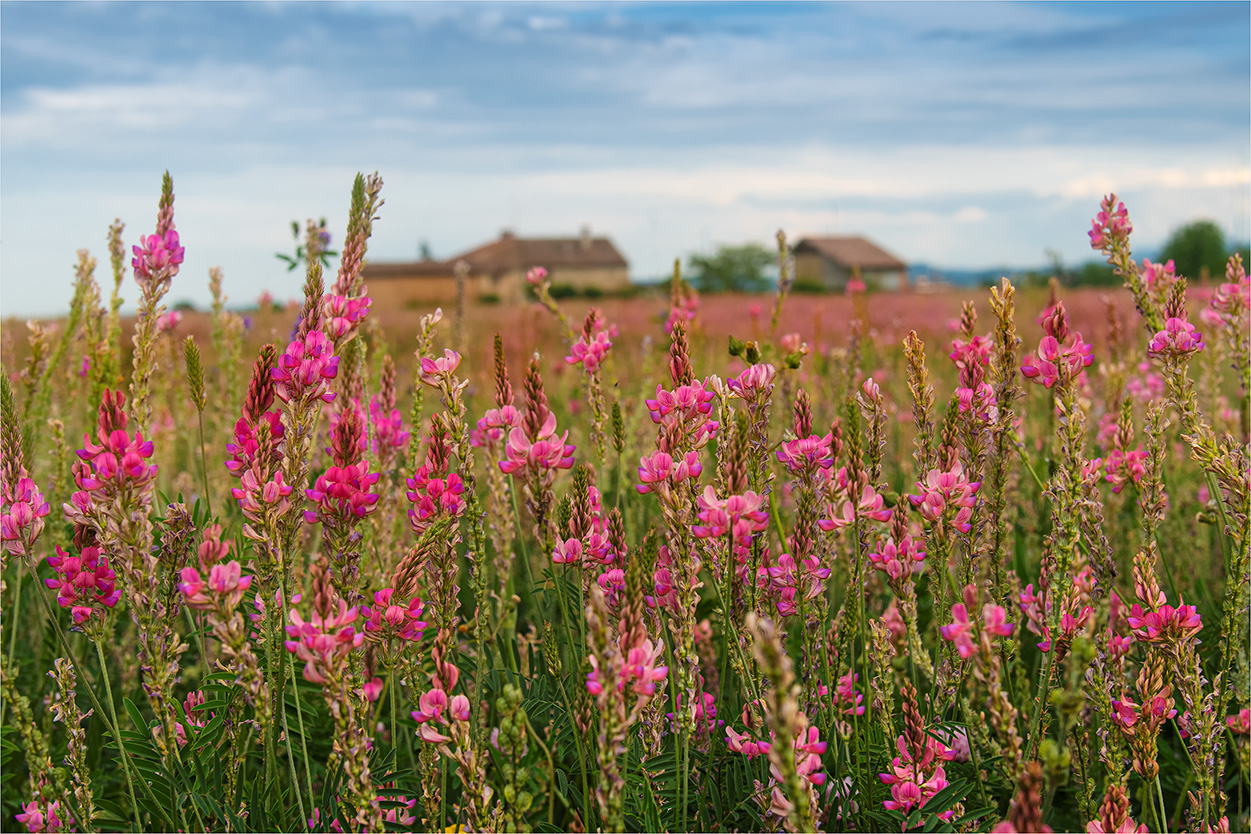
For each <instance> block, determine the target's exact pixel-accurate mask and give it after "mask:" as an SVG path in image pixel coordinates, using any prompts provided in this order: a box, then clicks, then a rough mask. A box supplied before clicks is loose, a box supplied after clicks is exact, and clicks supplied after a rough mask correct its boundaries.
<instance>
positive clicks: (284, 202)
mask: <svg viewBox="0 0 1251 834" xmlns="http://www.w3.org/2000/svg"><path fill="white" fill-rule="evenodd" d="M1249 30H1251V5H1248V4H1247V3H1181V4H1173V3H1108V4H1093V3H1091V4H1088V3H1081V4H1077V3H1064V4H1059V3H1040V4H1031V3H1012V4H1006V3H969V4H964V3H932V4H931V3H869V4H858V3H833V4H825V3H804V4H785V3H768V4H754V3H735V4H720V3H696V4H682V3H665V4H658V3H640V4H631V3H605V4H599V3H594V4H576V5H566V4H546V3H545V4H533V3H508V4H498V5H497V4H442V3H420V4H407V3H379V4H370V3H307V4H306V3H89V4H79V3H24V2H22V3H15V2H6V3H0V314H2V315H3V316H6V317H8V316H22V317H27V316H41V315H58V314H62V313H63V311H64V310H65V309H66V306H67V305H68V302H69V299H70V296H71V283H72V279H73V266H74V263H75V260H76V258H75V251H76V250H77V249H79V248H84V247H85V248H88V249H90V250H91V251H92V253H93V254H95V255H96V256H97V258H99V259H100V261H101V264H102V265H101V269H100V270H99V272H98V273H97V277H98V278H99V279H100V280H101V281H102V283H105V284H107V283H109V282H108V277H107V274H108V267H107V254H108V253H107V249H106V247H105V239H106V232H107V228H108V226H109V224H110V223H111V222H112V221H113V219H114V218H115V217H119V218H121V219H122V220H123V221H124V222H125V223H126V224H127V227H126V232H125V239H126V241H127V243H133V242H134V241H135V240H136V239H137V237H138V236H139V235H140V234H147V233H150V232H151V229H152V226H153V225H154V222H155V214H156V202H157V197H158V195H159V191H160V181H161V174H162V172H163V171H165V170H166V169H168V170H169V171H170V172H171V173H172V174H173V177H174V183H175V189H176V193H177V202H176V207H177V211H176V220H177V226H178V229H179V232H180V234H181V235H182V242H183V245H184V246H185V247H186V262H185V264H184V265H183V268H182V272H181V273H180V275H179V276H178V279H177V280H176V282H175V285H174V287H173V289H172V291H171V293H170V295H169V297H168V298H167V302H168V303H169V304H170V305H171V306H172V305H174V304H176V303H178V302H184V303H185V304H186V305H187V306H192V307H198V308H200V309H203V308H204V307H205V306H207V302H208V299H209V291H208V285H207V271H208V269H209V267H211V266H217V265H220V266H221V267H222V268H223V270H224V274H225V290H226V294H227V295H228V296H229V297H230V299H231V304H232V306H239V307H241V308H244V307H249V306H255V305H256V303H257V299H258V298H259V297H260V296H261V295H262V293H269V294H270V295H271V296H272V297H273V299H274V300H275V301H276V302H277V303H282V302H283V301H285V300H286V299H289V298H293V297H295V296H296V295H298V293H299V288H300V283H301V275H300V273H299V271H298V270H297V271H288V269H287V266H286V264H285V263H284V262H283V261H282V260H281V259H279V258H277V257H275V255H276V253H287V254H289V255H294V250H295V241H294V240H293V238H292V231H291V221H292V220H298V221H300V223H301V224H302V223H303V221H304V220H305V219H306V218H322V217H324V218H326V220H327V227H328V229H329V230H330V232H331V234H332V247H335V245H336V244H338V243H340V242H341V241H342V235H343V230H344V225H345V223H346V216H347V208H348V198H349V190H350V187H351V183H352V178H353V176H354V174H355V173H356V172H357V171H364V172H366V173H369V172H372V171H378V172H379V173H380V174H381V175H382V177H383V179H384V181H385V186H384V188H383V195H384V198H385V200H386V204H385V206H384V207H383V208H382V211H381V219H380V220H379V221H378V222H377V223H376V224H375V227H374V236H373V239H372V240H371V243H370V260H371V263H372V264H373V265H374V266H375V267H377V266H378V265H381V264H383V263H387V262H395V263H402V262H419V263H433V264H450V263H452V262H453V260H454V259H456V258H459V257H460V256H462V255H465V254H469V253H473V252H476V251H479V250H481V248H482V247H484V246H486V245H487V244H489V243H490V242H492V241H499V240H502V239H504V236H505V235H512V236H513V237H515V238H517V239H520V240H522V241H526V240H529V241H535V240H547V241H557V242H559V241H565V242H566V243H570V242H574V241H578V240H588V239H589V240H598V239H604V240H608V241H610V242H611V244H612V245H613V247H614V248H615V250H616V251H617V252H618V253H619V254H620V256H621V259H622V260H623V261H624V262H625V264H626V266H625V271H626V275H627V276H628V280H629V281H630V282H632V283H635V284H638V283H646V282H649V281H655V280H657V279H659V278H662V277H664V276H666V275H667V274H668V273H669V272H670V271H671V269H672V264H673V261H674V259H675V258H680V259H682V261H683V263H684V264H685V265H686V266H687V267H688V269H690V270H692V271H693V273H694V274H696V275H697V276H701V275H704V274H705V272H706V273H707V280H706V281H705V285H706V286H707V287H708V288H714V287H713V285H714V284H715V283H716V282H717V281H720V280H722V277H718V276H724V274H726V273H725V270H724V269H723V270H722V272H721V273H717V272H716V264H717V258H719V257H727V258H730V259H731V260H730V261H729V262H730V263H731V264H739V266H734V265H731V266H730V267H727V269H729V273H730V274H731V278H730V280H731V281H732V282H733V281H737V280H739V279H738V278H736V277H734V276H735V275H740V277H742V278H744V279H746V278H752V279H756V280H763V281H765V282H767V281H768V280H769V277H770V275H771V274H772V275H776V267H775V266H771V259H770V258H764V259H759V258H757V259H756V261H753V255H752V254H751V252H752V251H753V249H752V247H760V248H763V249H765V250H766V251H770V250H772V249H773V247H774V246H775V244H774V243H773V242H772V239H773V235H774V233H775V232H776V231H777V230H778V229H784V230H786V232H787V234H788V235H789V236H790V238H791V240H792V242H796V241H800V240H803V239H810V240H813V241H820V240H828V239H833V240H839V239H846V238H850V237H860V236H863V237H864V238H865V239H866V240H867V241H869V242H871V243H872V244H873V245H874V246H875V247H877V248H879V249H880V250H881V251H883V252H886V253H889V255H890V256H893V257H894V258H895V259H897V260H898V261H899V262H901V263H903V264H905V265H906V270H907V277H906V280H907V281H908V282H909V283H910V285H912V286H916V285H917V284H918V282H922V283H923V282H929V284H931V285H942V284H945V283H955V284H967V283H976V282H978V281H980V280H983V279H984V278H985V277H987V276H988V275H991V274H995V275H997V274H1028V273H1033V274H1035V275H1045V274H1053V273H1058V274H1061V275H1063V276H1066V278H1067V280H1072V281H1077V280H1083V279H1082V276H1083V274H1085V276H1086V278H1087V279H1090V280H1095V281H1097V280H1102V279H1106V277H1107V276H1106V275H1104V276H1103V278H1101V277H1100V274H1096V273H1097V270H1096V271H1094V272H1091V271H1090V269H1092V268H1091V267H1088V262H1090V261H1092V260H1093V256H1094V254H1095V253H1093V252H1091V250H1090V248H1089V245H1088V240H1087V238H1086V234H1085V232H1086V230H1087V229H1088V228H1089V220H1090V217H1091V216H1093V214H1094V213H1095V212H1096V211H1097V210H1098V203H1099V200H1100V198H1101V197H1102V196H1103V195H1104V194H1105V193H1107V192H1110V191H1116V192H1117V194H1118V195H1119V196H1120V197H1121V198H1122V199H1124V200H1125V202H1126V203H1127V204H1128V205H1129V207H1130V212H1131V217H1132V218H1133V220H1134V224H1135V246H1136V251H1137V254H1139V255H1140V256H1141V255H1150V256H1153V257H1154V256H1158V255H1160V254H1163V250H1164V249H1165V247H1166V245H1167V244H1168V243H1169V242H1170V237H1171V236H1173V235H1174V234H1175V233H1177V232H1178V231H1179V230H1183V229H1186V231H1187V234H1189V235H1190V236H1191V237H1192V238H1195V239H1196V240H1198V243H1195V244H1194V245H1193V247H1192V248H1194V247H1198V250H1202V251H1207V250H1213V251H1214V249H1215V247H1216V246H1217V245H1218V243H1217V242H1214V241H1218V242H1219V247H1220V248H1221V249H1222V250H1232V249H1234V248H1236V247H1238V246H1240V245H1245V243H1246V241H1247V240H1248V239H1251V230H1249V219H1248V218H1249V209H1248V204H1249V201H1251V196H1249V195H1251V39H1249V38H1248V31H1249ZM1199 221H1202V222H1201V223H1200V225H1199V226H1191V224H1194V223H1196V222H1199ZM1188 226H1190V228H1189V229H1187V227H1188ZM1195 229H1197V231H1195ZM1174 243H1175V244H1177V242H1176V241H1174ZM814 245H815V244H814ZM1178 245H1180V244H1178ZM1205 247H1206V249H1205ZM1198 250H1196V251H1198ZM736 257H737V258H739V260H738V261H734V260H733V258H736ZM1213 257H1215V255H1213ZM1221 260H1223V252H1222V255H1221ZM757 262H758V265H757V266H756V267H754V268H753V269H754V271H750V274H749V273H748V272H743V271H742V268H741V264H743V263H749V264H750V263H757ZM724 263H725V262H723V263H722V266H724ZM771 269H772V272H770V270H771ZM701 270H703V271H702V272H701ZM735 270H739V272H735ZM1084 271H1085V272H1084ZM1179 271H1183V267H1182V265H1181V264H1180V263H1179ZM136 294H137V293H136V292H135V291H134V288H133V285H129V286H128V287H127V288H126V289H125V290H124V291H123V295H124V296H126V297H127V302H128V305H127V307H126V308H125V309H133V301H134V297H135V296H136Z"/></svg>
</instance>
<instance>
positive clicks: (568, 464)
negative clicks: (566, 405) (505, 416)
mask: <svg viewBox="0 0 1251 834" xmlns="http://www.w3.org/2000/svg"><path fill="white" fill-rule="evenodd" d="M568 439H569V432H568V431H567V430H566V431H565V433H564V434H562V435H560V436H559V437H557V436H556V415H555V414H553V413H552V412H550V411H549V412H548V414H547V418H546V419H545V420H544V421H543V426H542V427H541V428H540V429H539V436H538V437H537V438H535V440H534V441H533V442H531V441H530V440H529V439H528V438H527V437H526V434H525V432H524V431H523V430H522V428H521V427H520V426H517V427H515V428H513V429H512V431H510V432H509V434H508V443H507V444H505V446H504V454H505V456H506V460H502V461H500V464H499V466H500V470H501V471H503V472H505V473H507V474H510V475H514V474H517V473H521V472H523V470H530V471H537V470H540V469H549V470H550V469H571V468H573V453H574V446H573V445H572V444H570V443H566V442H565V441H566V440H568ZM519 477H521V476H519Z"/></svg>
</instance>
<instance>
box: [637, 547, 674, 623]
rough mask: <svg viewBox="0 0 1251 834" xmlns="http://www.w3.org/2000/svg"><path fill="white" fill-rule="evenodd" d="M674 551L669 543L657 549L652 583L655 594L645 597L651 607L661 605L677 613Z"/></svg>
mask: <svg viewBox="0 0 1251 834" xmlns="http://www.w3.org/2000/svg"><path fill="white" fill-rule="evenodd" d="M673 561H674V560H673V551H671V550H670V549H669V546H668V545H665V544H662V545H661V546H660V549H659V550H657V551H656V567H655V568H654V569H653V571H652V585H653V587H654V588H655V595H654V596H652V595H648V596H646V597H644V598H643V599H644V601H645V602H646V603H647V605H648V606H649V607H651V608H655V607H657V606H660V607H661V608H664V609H665V610H667V611H671V612H674V613H676V612H677V610H678V590H677V588H675V587H674V585H673V581H674V580H673Z"/></svg>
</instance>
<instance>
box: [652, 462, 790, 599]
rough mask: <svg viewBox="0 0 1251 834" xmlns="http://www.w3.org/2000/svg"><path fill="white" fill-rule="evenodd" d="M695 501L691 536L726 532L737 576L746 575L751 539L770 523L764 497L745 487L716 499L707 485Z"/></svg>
mask: <svg viewBox="0 0 1251 834" xmlns="http://www.w3.org/2000/svg"><path fill="white" fill-rule="evenodd" d="M658 454H659V453H658ZM696 500H697V502H698V504H699V513H698V515H697V518H698V520H699V521H700V522H701V523H700V524H696V525H693V526H692V527H691V533H692V535H694V536H695V538H697V539H719V538H721V537H722V536H725V535H729V537H730V554H731V556H733V558H734V560H735V562H737V563H738V575H739V578H740V579H743V578H746V571H747V560H748V556H749V555H750V554H751V542H752V539H753V538H754V537H755V535H756V534H757V533H760V532H763V531H764V530H765V529H766V528H767V527H768V526H769V513H768V511H767V510H765V509H763V507H764V502H765V498H764V496H763V495H757V494H756V493H754V492H752V491H751V490H748V491H747V492H745V493H743V494H742V495H730V496H727V497H726V498H724V499H722V498H717V492H716V490H715V489H714V488H713V487H711V486H706V487H704V491H703V492H702V493H700V494H699V496H698V498H697V499H696Z"/></svg>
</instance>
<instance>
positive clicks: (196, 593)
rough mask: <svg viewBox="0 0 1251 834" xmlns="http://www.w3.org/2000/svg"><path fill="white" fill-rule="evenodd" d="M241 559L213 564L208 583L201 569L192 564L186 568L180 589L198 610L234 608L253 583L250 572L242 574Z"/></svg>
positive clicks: (226, 610)
mask: <svg viewBox="0 0 1251 834" xmlns="http://www.w3.org/2000/svg"><path fill="white" fill-rule="evenodd" d="M241 571H242V569H241V567H240V566H239V563H238V562H236V561H234V560H231V561H230V562H227V563H225V564H217V565H213V567H212V569H211V570H210V571H209V578H208V582H207V583H205V581H204V579H203V577H201V575H200V572H199V571H198V570H196V569H195V568H192V567H186V568H183V569H182V571H181V573H180V574H179V577H180V578H181V579H182V581H181V582H179V583H178V590H179V591H181V592H182V595H183V599H184V600H185V601H186V603H187V607H188V608H192V609H195V610H198V611H213V610H217V611H223V612H229V611H233V610H234V609H235V608H236V607H237V606H238V605H239V603H240V602H242V601H243V596H244V592H245V591H247V589H248V588H250V587H252V577H251V576H241Z"/></svg>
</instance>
